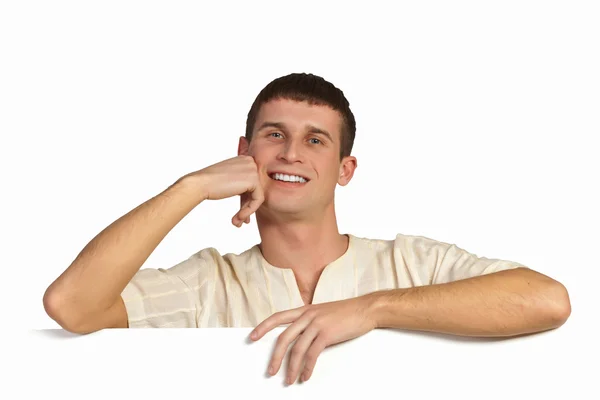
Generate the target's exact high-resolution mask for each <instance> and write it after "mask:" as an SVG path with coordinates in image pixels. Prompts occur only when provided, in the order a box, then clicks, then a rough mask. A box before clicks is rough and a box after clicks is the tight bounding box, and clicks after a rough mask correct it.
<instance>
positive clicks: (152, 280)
mask: <svg viewBox="0 0 600 400" xmlns="http://www.w3.org/2000/svg"><path fill="white" fill-rule="evenodd" d="M203 267H204V265H203V260H202V259H201V258H199V257H197V255H193V256H191V257H189V258H188V259H187V260H185V261H182V262H180V263H179V264H177V265H175V266H173V267H171V268H169V269H163V268H158V269H152V268H145V269H141V270H139V271H138V272H137V273H136V274H135V275H134V276H133V278H132V279H131V281H130V282H129V283H128V284H127V286H126V287H125V289H123V292H122V293H121V297H122V298H123V302H124V303H125V308H126V310H127V320H128V322H129V328H197V327H198V320H199V316H200V312H201V310H202V304H201V303H202V302H201V298H200V294H199V292H200V289H201V288H202V287H203V285H204V284H205V283H206V280H205V278H203V277H205V275H206V274H203V273H202V272H203V270H205V268H203Z"/></svg>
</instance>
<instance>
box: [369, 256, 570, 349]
mask: <svg viewBox="0 0 600 400" xmlns="http://www.w3.org/2000/svg"><path fill="white" fill-rule="evenodd" d="M367 297H370V298H371V299H372V303H371V304H372V307H373V308H372V310H373V313H374V314H373V315H374V316H375V321H377V322H376V323H377V327H379V328H398V329H409V330H421V331H430V332H440V333H448V334H454V335H460V336H484V337H485V336H516V335H521V334H528V333H534V332H539V331H545V330H549V329H554V328H557V327H559V326H561V325H562V324H563V323H564V322H565V321H566V320H567V319H568V317H569V315H570V313H571V304H570V300H569V295H568V292H567V290H566V288H565V287H564V286H563V285H562V284H561V283H559V282H557V281H555V280H553V279H551V278H549V277H547V276H545V275H543V274H540V273H538V272H536V271H533V270H531V269H528V268H516V269H513V270H506V271H500V272H495V273H491V274H487V275H483V276H477V277H474V278H468V279H462V280H458V281H453V282H448V283H443V284H437V285H429V286H419V287H414V288H409V289H396V290H387V291H381V292H375V293H372V294H370V295H367Z"/></svg>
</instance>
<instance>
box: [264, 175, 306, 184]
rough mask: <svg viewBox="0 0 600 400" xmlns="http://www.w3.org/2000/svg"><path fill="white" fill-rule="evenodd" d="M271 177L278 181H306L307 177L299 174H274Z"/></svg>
mask: <svg viewBox="0 0 600 400" xmlns="http://www.w3.org/2000/svg"><path fill="white" fill-rule="evenodd" d="M271 177H272V178H273V179H275V180H278V181H284V182H300V183H305V182H306V179H304V178H303V177H301V176H297V175H286V174H273V175H271Z"/></svg>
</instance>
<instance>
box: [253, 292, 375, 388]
mask: <svg viewBox="0 0 600 400" xmlns="http://www.w3.org/2000/svg"><path fill="white" fill-rule="evenodd" d="M372 305H373V299H372V297H371V296H368V295H367V296H361V297H355V298H351V299H347V300H340V301H334V302H329V303H322V304H309V305H306V306H304V307H300V308H295V309H291V310H287V311H281V312H278V313H275V314H273V315H271V316H270V317H269V318H267V319H265V320H264V321H263V322H261V323H260V324H259V325H258V326H257V327H256V328H254V330H253V331H252V333H251V335H250V338H251V339H252V340H255V341H256V340H259V339H260V338H262V337H263V336H264V335H265V334H266V333H267V332H269V331H271V330H272V329H273V328H276V327H278V326H279V325H285V324H290V323H291V325H290V326H289V327H287V328H286V330H285V331H284V332H283V333H282V334H281V335H279V338H278V339H277V343H276V346H275V352H274V353H273V357H272V359H271V362H270V364H269V374H270V375H275V374H276V373H277V371H279V368H280V367H281V362H282V360H283V358H284V356H285V353H286V351H287V349H288V347H289V345H290V344H291V343H292V342H293V341H294V340H295V339H298V340H297V341H296V343H294V346H293V348H292V350H291V357H290V359H289V367H288V371H287V383H288V384H291V383H293V382H296V380H297V379H298V374H299V372H300V368H301V364H302V361H303V360H304V361H305V365H304V370H303V373H302V380H303V381H306V380H308V379H309V378H310V376H311V375H312V372H313V370H314V367H315V363H316V362H317V357H318V356H319V354H321V352H322V351H323V350H324V349H325V348H326V347H327V346H331V345H334V344H337V343H341V342H344V341H347V340H350V339H354V338H356V337H358V336H362V335H364V334H365V333H368V332H370V331H371V330H373V329H375V328H376V327H377V324H376V321H375V320H374V318H373V315H372V314H373V313H372V311H371V307H372ZM253 335H256V336H253Z"/></svg>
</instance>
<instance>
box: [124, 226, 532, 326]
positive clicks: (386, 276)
mask: <svg viewBox="0 0 600 400" xmlns="http://www.w3.org/2000/svg"><path fill="white" fill-rule="evenodd" d="M346 235H347V236H348V237H349V246H348V249H347V250H346V252H345V253H344V254H343V255H342V256H341V257H339V258H338V259H337V260H335V261H333V262H332V263H330V264H328V265H327V266H326V267H325V269H324V270H323V272H322V274H321V276H320V278H319V281H318V284H317V287H316V290H315V293H314V297H313V302H312V303H313V304H318V303H325V302H330V301H337V300H343V299H348V298H352V297H357V296H361V295H364V294H367V293H371V292H375V291H379V290H385V289H398V288H410V287H416V286H423V285H431V284H438V283H446V282H451V281H455V280H460V279H465V278H470V277H475V276H480V275H485V274H489V273H492V272H497V271H501V270H506V269H513V268H518V267H525V266H524V265H522V264H520V263H517V262H513V261H508V260H501V259H493V258H486V257H479V256H477V255H476V254H472V253H469V252H468V251H466V250H463V249H461V248H459V247H457V246H456V245H454V244H450V243H444V242H440V241H436V240H433V239H430V238H427V237H423V236H412V235H403V234H397V235H396V237H395V238H394V239H391V240H383V239H368V238H360V237H357V236H354V235H351V234H346ZM121 297H122V298H123V301H124V302H125V307H126V310H127V316H128V321H129V327H130V328H209V327H214V328H220V327H255V326H256V325H258V324H259V323H260V322H262V321H263V320H264V319H266V318H267V317H269V316H270V315H272V314H273V313H275V312H278V311H284V310H288V309H292V308H298V307H302V306H304V302H303V301H302V298H301V296H300V291H299V289H298V285H297V284H296V278H295V275H294V272H293V271H292V270H291V269H284V268H278V267H276V266H273V265H271V264H269V263H268V262H267V261H266V260H265V259H264V257H263V256H262V253H261V251H260V248H259V247H258V245H254V246H253V247H251V248H250V249H248V250H246V251H244V252H243V253H241V254H232V253H228V254H225V255H221V254H219V252H218V251H217V250H216V249H215V248H212V247H210V248H205V249H203V250H200V251H199V252H197V253H195V254H193V255H192V256H190V257H189V258H188V259H186V260H184V261H182V262H180V263H179V264H177V265H175V266H172V267H171V268H168V269H163V268H158V269H152V268H145V269H140V270H139V271H138V272H137V273H136V275H135V276H134V277H133V279H132V280H131V281H130V282H129V283H128V285H127V286H126V287H125V289H124V290H123V292H122V294H121Z"/></svg>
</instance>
